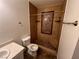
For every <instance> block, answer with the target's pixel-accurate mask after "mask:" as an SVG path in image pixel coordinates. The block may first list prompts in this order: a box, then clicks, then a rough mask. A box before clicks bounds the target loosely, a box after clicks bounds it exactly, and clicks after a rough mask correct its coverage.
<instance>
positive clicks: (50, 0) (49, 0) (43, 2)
mask: <svg viewBox="0 0 79 59" xmlns="http://www.w3.org/2000/svg"><path fill="white" fill-rule="evenodd" d="M29 1H30V2H31V3H32V4H33V5H35V6H36V7H37V8H42V7H45V6H48V5H52V6H55V5H59V4H62V3H63V2H64V0H29Z"/></svg>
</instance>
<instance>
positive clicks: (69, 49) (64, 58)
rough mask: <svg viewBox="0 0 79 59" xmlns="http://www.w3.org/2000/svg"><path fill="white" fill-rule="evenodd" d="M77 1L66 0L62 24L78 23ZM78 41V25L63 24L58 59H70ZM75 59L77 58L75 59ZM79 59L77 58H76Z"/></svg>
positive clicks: (78, 9) (78, 2)
mask: <svg viewBox="0 0 79 59" xmlns="http://www.w3.org/2000/svg"><path fill="white" fill-rule="evenodd" d="M78 5H79V0H67V4H66V10H65V16H64V22H74V21H76V20H77V21H78V22H79V6H78ZM78 39H79V25H78V26H76V27H75V26H73V25H66V24H63V28H62V33H61V40H60V44H59V49H58V59H72V56H73V53H74V50H75V47H76V44H77V41H78ZM75 59H77V58H75ZM78 59H79V58H78Z"/></svg>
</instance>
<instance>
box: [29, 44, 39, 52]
mask: <svg viewBox="0 0 79 59" xmlns="http://www.w3.org/2000/svg"><path fill="white" fill-rule="evenodd" d="M27 48H28V49H29V50H30V51H37V50H38V45H37V44H29V45H28V46H27Z"/></svg>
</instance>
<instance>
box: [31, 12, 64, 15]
mask: <svg viewBox="0 0 79 59" xmlns="http://www.w3.org/2000/svg"><path fill="white" fill-rule="evenodd" d="M41 13H42V12H40V13H38V14H32V15H31V16H36V15H41ZM54 13H64V11H61V12H57V11H55V12H54Z"/></svg>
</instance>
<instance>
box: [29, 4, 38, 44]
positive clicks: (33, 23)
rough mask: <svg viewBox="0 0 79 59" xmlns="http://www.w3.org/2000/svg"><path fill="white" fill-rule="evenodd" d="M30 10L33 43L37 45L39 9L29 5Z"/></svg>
mask: <svg viewBox="0 0 79 59" xmlns="http://www.w3.org/2000/svg"><path fill="white" fill-rule="evenodd" d="M29 10H30V31H31V42H32V43H36V39H37V22H36V20H37V15H36V14H37V8H36V7H35V6H34V5H33V4H32V3H29Z"/></svg>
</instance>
